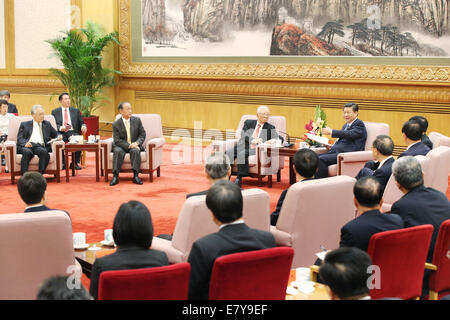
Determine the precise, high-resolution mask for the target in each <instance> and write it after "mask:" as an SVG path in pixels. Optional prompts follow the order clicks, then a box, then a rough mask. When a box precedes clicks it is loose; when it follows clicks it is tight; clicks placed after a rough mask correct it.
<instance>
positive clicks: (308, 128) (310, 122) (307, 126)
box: [305, 120, 313, 132]
mask: <svg viewBox="0 0 450 320" xmlns="http://www.w3.org/2000/svg"><path fill="white" fill-rule="evenodd" d="M305 129H306V130H308V132H309V131H312V130H313V121H312V120H311V121H309V123H308V124H306V125H305Z"/></svg>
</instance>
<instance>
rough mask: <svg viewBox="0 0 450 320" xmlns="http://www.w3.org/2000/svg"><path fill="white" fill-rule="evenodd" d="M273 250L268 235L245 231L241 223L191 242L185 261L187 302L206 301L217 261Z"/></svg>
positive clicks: (243, 224) (269, 235)
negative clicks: (249, 252) (230, 256)
mask: <svg viewBox="0 0 450 320" xmlns="http://www.w3.org/2000/svg"><path fill="white" fill-rule="evenodd" d="M275 246H276V244H275V238H274V237H273V235H272V234H271V233H270V232H266V231H262V230H256V229H252V228H249V227H248V226H247V225H246V224H245V223H242V224H232V225H228V226H225V227H223V228H221V229H220V230H219V231H218V232H216V233H212V234H209V235H207V236H205V237H203V238H200V239H199V240H197V241H195V242H194V244H193V245H192V249H191V252H190V254H189V258H188V262H189V263H190V264H191V275H190V281H189V299H193V300H200V299H202V300H203V299H208V297H209V281H210V278H211V272H212V268H213V265H214V261H215V260H216V259H217V258H218V257H221V256H223V255H227V254H231V253H237V252H244V251H253V250H259V249H266V248H273V247H275Z"/></svg>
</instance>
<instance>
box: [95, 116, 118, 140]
mask: <svg viewBox="0 0 450 320" xmlns="http://www.w3.org/2000/svg"><path fill="white" fill-rule="evenodd" d="M111 124H113V122H109V121H107V122H106V124H105V125H103V126H101V127H99V128H98V129H97V130H95V131H94V134H93V135H94V136H96V137H97V135H98V133H99V132H100V131H101V130H102V129H104V128H106V127H107V126H109V125H111ZM99 141H100V139H97V138H96V139H95V142H96V143H97V142H99Z"/></svg>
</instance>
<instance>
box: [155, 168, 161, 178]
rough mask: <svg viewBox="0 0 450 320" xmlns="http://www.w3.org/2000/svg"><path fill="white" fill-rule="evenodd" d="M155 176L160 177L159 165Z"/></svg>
mask: <svg viewBox="0 0 450 320" xmlns="http://www.w3.org/2000/svg"><path fill="white" fill-rule="evenodd" d="M156 176H157V177H158V178H159V177H161V167H158V169H156Z"/></svg>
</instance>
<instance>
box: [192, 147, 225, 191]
mask: <svg viewBox="0 0 450 320" xmlns="http://www.w3.org/2000/svg"><path fill="white" fill-rule="evenodd" d="M205 175H206V178H207V179H208V181H209V183H210V185H213V184H214V183H216V182H217V181H219V180H227V181H228V179H229V178H230V175H231V166H230V160H229V159H228V157H227V156H226V155H225V154H224V153H223V152H214V153H213V154H211V155H210V156H209V157H208V158H207V159H206V163H205ZM207 193H208V190H204V191H200V192H196V193H190V194H188V195H186V199H187V198H190V197H194V196H203V195H206V194H207Z"/></svg>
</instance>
